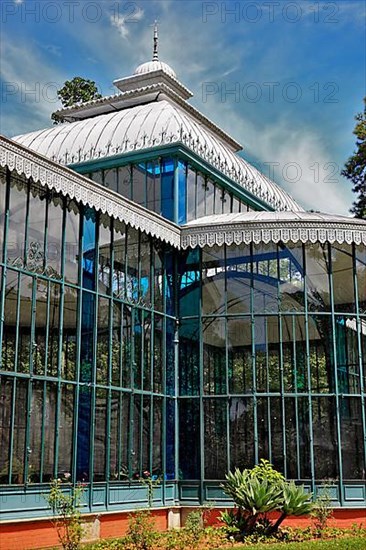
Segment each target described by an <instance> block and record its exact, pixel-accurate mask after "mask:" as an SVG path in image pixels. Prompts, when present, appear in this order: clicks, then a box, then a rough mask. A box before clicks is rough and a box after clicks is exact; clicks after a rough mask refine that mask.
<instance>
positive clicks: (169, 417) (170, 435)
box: [154, 399, 176, 480]
mask: <svg viewBox="0 0 366 550" xmlns="http://www.w3.org/2000/svg"><path fill="white" fill-rule="evenodd" d="M159 407H161V405H160V404H159ZM158 411H159V409H158V410H157V411H156V415H159V412H158ZM165 414H166V451H165V453H166V478H167V479H168V480H170V479H176V475H175V402H174V401H173V399H167V400H166V413H165ZM160 416H161V419H163V410H162V409H161V413H160ZM154 453H155V449H154ZM161 454H162V453H161ZM154 463H156V464H158V465H159V466H158V467H157V468H160V471H162V470H163V465H162V457H161V456H157V457H155V458H154Z"/></svg>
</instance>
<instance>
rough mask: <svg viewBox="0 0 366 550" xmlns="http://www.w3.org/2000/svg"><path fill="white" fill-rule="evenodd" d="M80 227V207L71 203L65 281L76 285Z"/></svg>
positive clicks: (67, 230)
mask: <svg viewBox="0 0 366 550" xmlns="http://www.w3.org/2000/svg"><path fill="white" fill-rule="evenodd" d="M79 227H80V214H79V207H78V206H77V204H76V202H75V201H69V202H68V206H67V213H66V229H65V280H66V281H67V282H68V283H74V284H76V283H77V281H78V273H79V269H78V267H79Z"/></svg>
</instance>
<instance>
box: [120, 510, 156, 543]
mask: <svg viewBox="0 0 366 550" xmlns="http://www.w3.org/2000/svg"><path fill="white" fill-rule="evenodd" d="M157 536H158V533H157V532H156V530H155V520H154V518H153V516H152V514H151V512H150V510H138V511H137V512H136V513H135V514H131V515H130V517H129V522H128V530H127V536H126V544H125V546H124V548H133V549H134V550H150V549H151V548H152V547H153V545H154V542H155V540H156V538H157Z"/></svg>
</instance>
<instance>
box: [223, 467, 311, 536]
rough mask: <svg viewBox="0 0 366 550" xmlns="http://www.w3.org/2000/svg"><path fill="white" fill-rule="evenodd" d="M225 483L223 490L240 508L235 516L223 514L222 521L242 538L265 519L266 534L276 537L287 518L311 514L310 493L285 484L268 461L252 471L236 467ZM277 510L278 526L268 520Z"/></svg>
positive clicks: (227, 476) (301, 488) (280, 475)
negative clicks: (235, 529)
mask: <svg viewBox="0 0 366 550" xmlns="http://www.w3.org/2000/svg"><path fill="white" fill-rule="evenodd" d="M226 481H227V482H226V484H225V485H222V488H223V489H224V492H225V493H226V494H227V495H228V496H230V497H231V498H232V499H233V501H234V502H235V505H236V506H237V508H238V509H237V512H236V513H234V512H230V513H228V514H227V515H225V514H224V515H223V516H222V520H223V521H224V523H226V525H227V526H228V527H229V528H231V529H232V530H233V528H234V526H235V527H236V528H237V531H239V532H240V533H241V535H242V536H244V535H248V534H251V533H253V532H254V531H255V530H256V529H257V527H258V525H259V523H260V522H262V523H263V520H265V524H266V533H265V534H267V535H270V534H273V533H275V532H276V531H277V530H278V528H279V526H280V525H281V523H282V522H283V520H284V519H285V518H286V517H287V516H289V515H293V516H301V515H305V514H309V513H310V512H311V510H312V508H313V505H312V503H311V502H310V498H311V494H308V493H306V492H305V490H304V487H303V486H297V485H295V483H294V482H290V483H288V482H286V481H285V479H284V477H283V476H282V474H280V473H279V472H277V471H276V470H274V468H273V467H272V465H271V464H270V463H269V462H268V461H261V463H260V464H259V465H257V466H255V468H253V469H252V470H243V471H240V470H239V469H238V468H236V469H235V471H234V472H229V473H228V474H227V475H226ZM274 511H278V512H280V516H279V518H278V520H277V521H276V522H275V523H273V522H272V521H271V520H270V519H269V518H268V517H267V514H268V513H269V512H274Z"/></svg>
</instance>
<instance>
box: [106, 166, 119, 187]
mask: <svg viewBox="0 0 366 550" xmlns="http://www.w3.org/2000/svg"><path fill="white" fill-rule="evenodd" d="M104 185H105V187H108V188H109V189H111V190H112V191H118V186H117V168H111V169H110V170H104Z"/></svg>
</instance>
